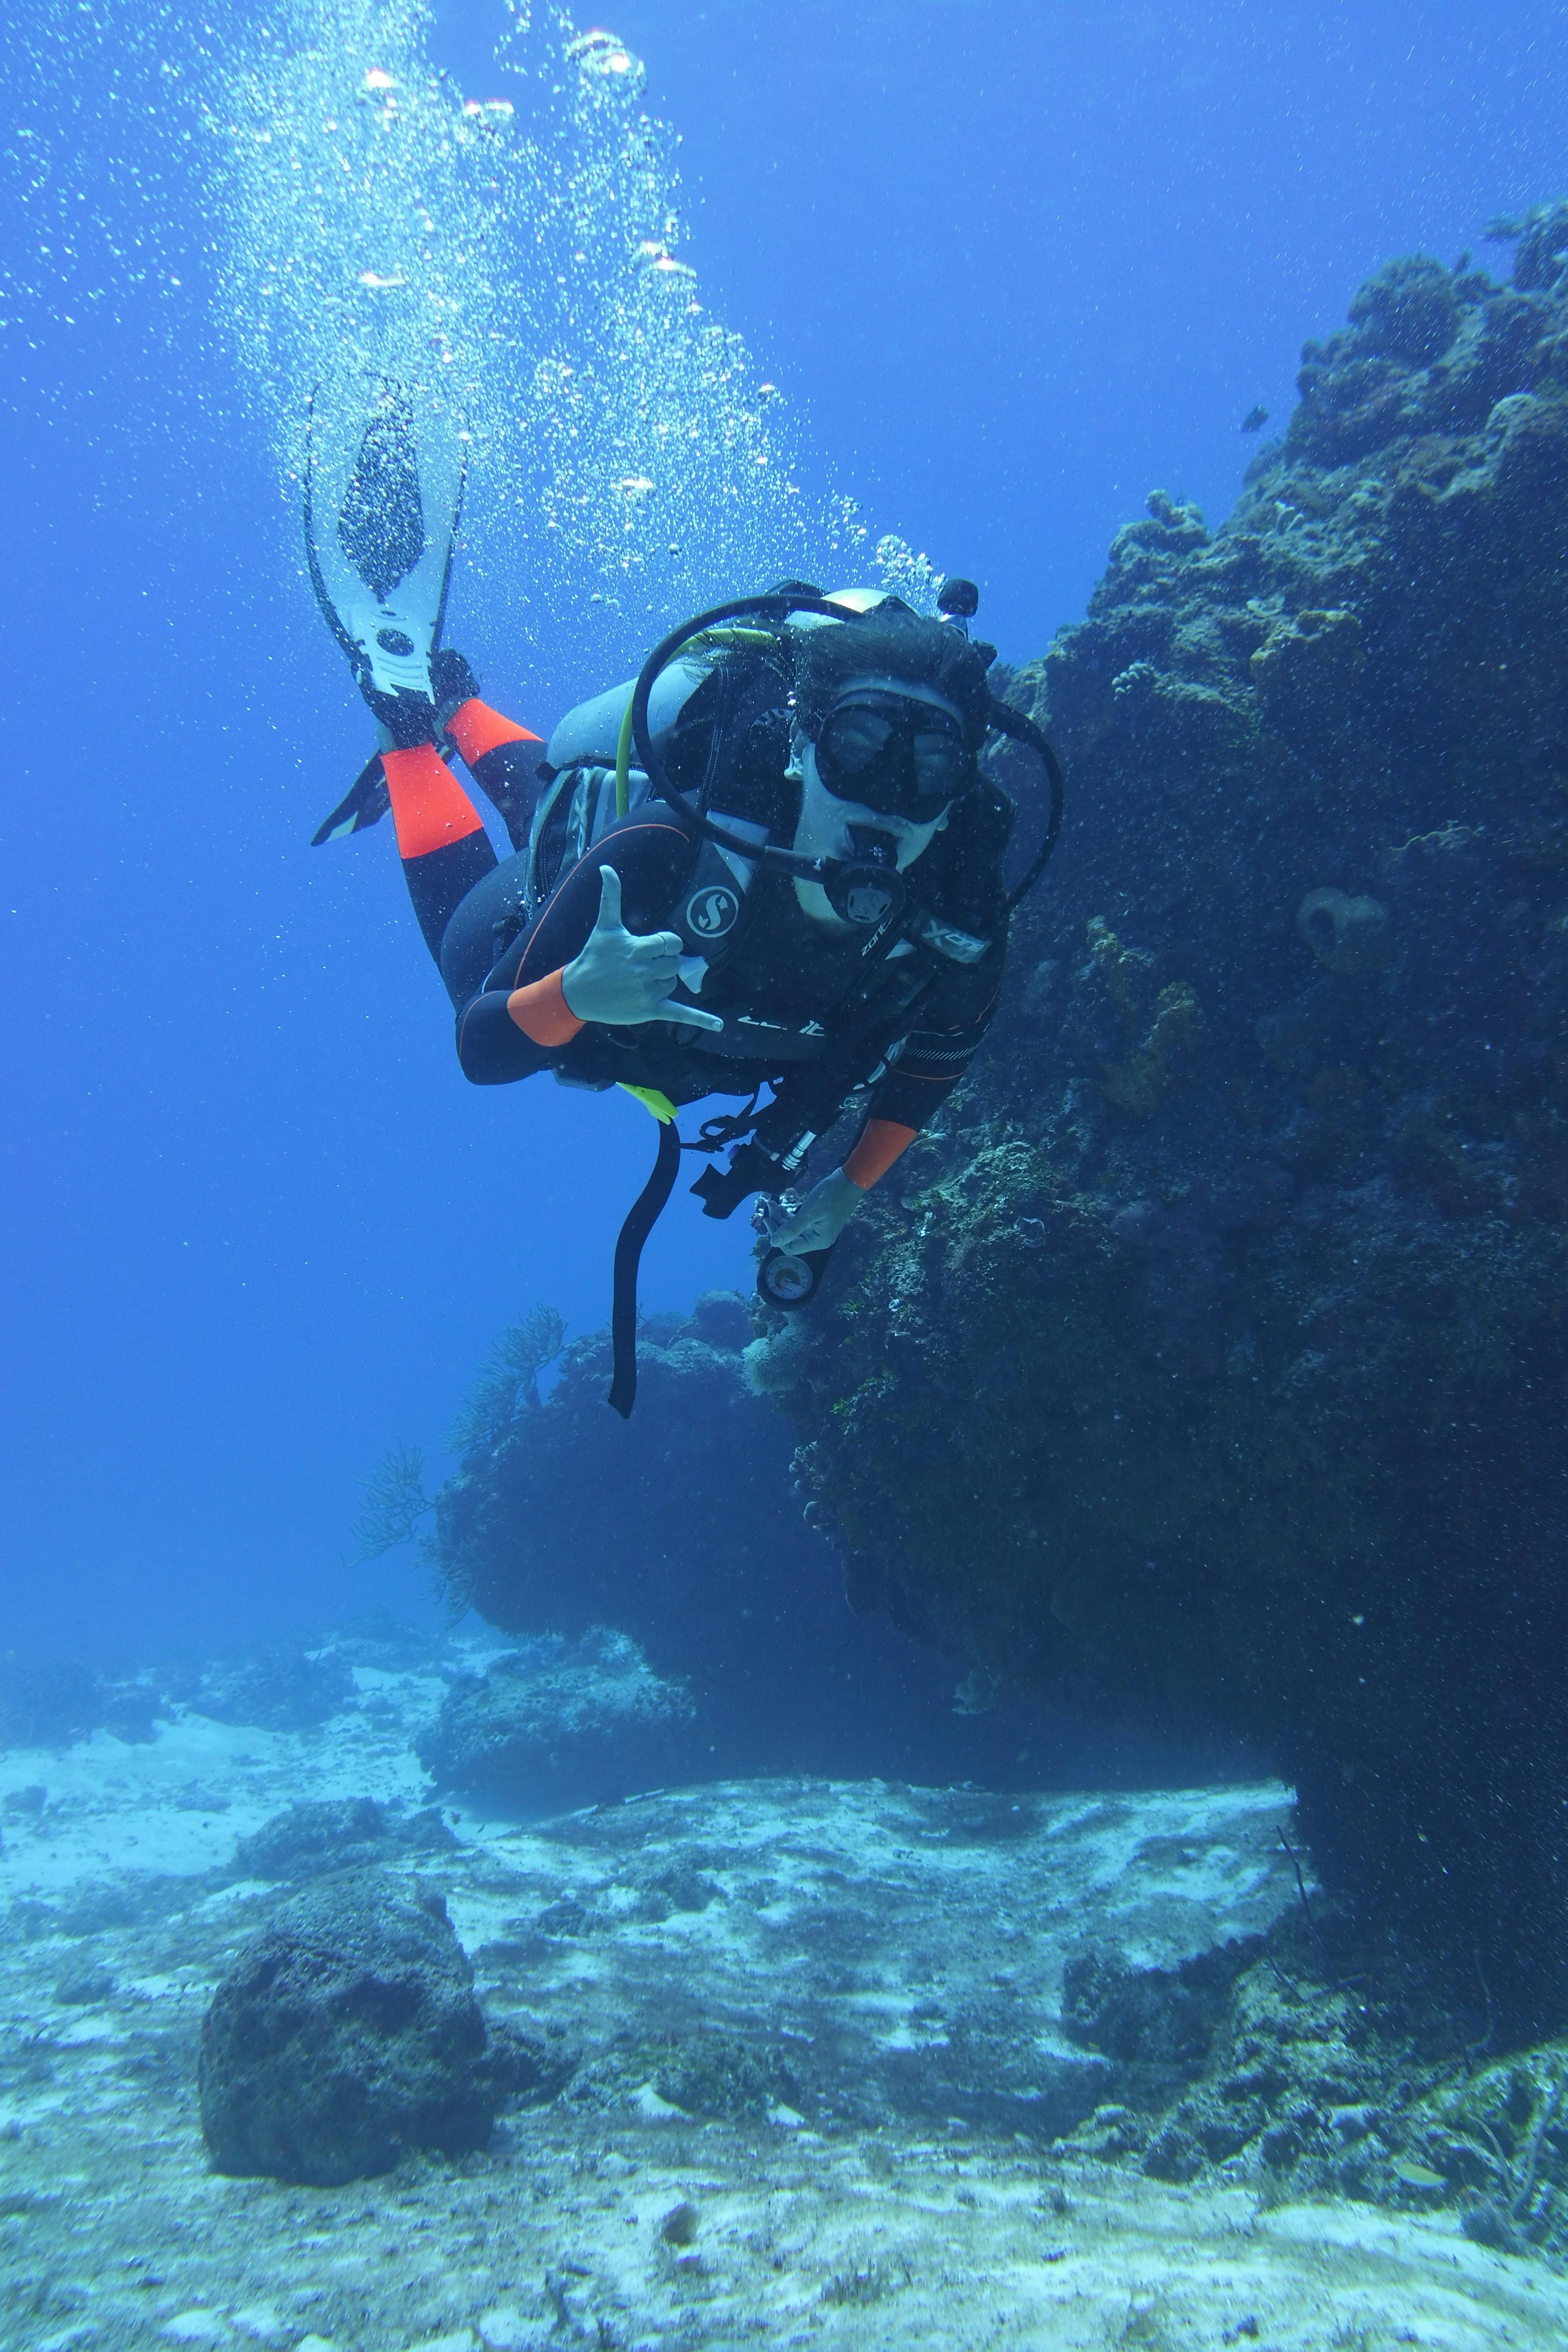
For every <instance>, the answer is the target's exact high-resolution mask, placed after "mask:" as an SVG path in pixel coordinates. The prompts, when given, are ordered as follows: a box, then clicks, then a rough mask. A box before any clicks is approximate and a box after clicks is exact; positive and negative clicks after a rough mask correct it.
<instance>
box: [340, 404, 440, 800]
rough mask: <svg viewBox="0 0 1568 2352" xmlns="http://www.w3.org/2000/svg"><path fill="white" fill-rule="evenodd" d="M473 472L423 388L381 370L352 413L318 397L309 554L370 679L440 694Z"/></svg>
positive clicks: (352, 661) (362, 675)
mask: <svg viewBox="0 0 1568 2352" xmlns="http://www.w3.org/2000/svg"><path fill="white" fill-rule="evenodd" d="M467 471H468V443H467V439H466V436H464V435H463V433H462V432H461V431H460V429H459V427H458V421H457V418H456V416H455V415H454V414H453V412H452V411H451V410H450V409H448V408H446V407H443V406H441V405H439V404H437V403H436V402H435V401H434V400H432V398H431V397H430V395H428V394H423V393H421V394H410V393H408V392H407V391H405V388H404V386H403V385H402V384H400V383H395V382H394V381H392V380H391V379H390V378H385V377H383V378H375V379H373V380H372V382H371V383H370V385H369V386H368V387H367V389H366V391H365V393H364V395H363V398H362V399H361V400H359V401H358V402H356V403H355V404H353V408H352V413H350V414H348V415H342V416H337V417H334V416H331V415H328V414H327V413H326V409H325V405H324V404H323V402H322V400H321V396H320V394H318V395H317V396H316V397H314V398H312V400H311V403H310V419H309V425H308V429H307V433H306V443H305V508H304V525H305V562H306V565H307V567H308V569H309V572H310V585H311V587H312V588H313V589H314V591H315V594H316V602H317V603H318V604H320V606H321V613H322V616H323V618H324V619H325V621H326V624H327V626H328V627H329V628H330V629H331V633H332V635H333V636H334V637H335V638H336V639H337V641H338V644H339V645H340V646H342V651H343V654H344V656H345V657H346V658H347V661H348V664H349V667H351V669H352V670H353V673H354V677H355V678H356V680H357V681H358V683H359V684H360V685H361V687H363V688H374V690H375V691H376V692H378V693H381V694H407V695H417V696H419V697H421V698H424V699H426V700H430V701H433V700H434V699H435V696H434V694H433V692H432V688H431V681H430V660H431V656H432V655H433V654H434V652H435V650H436V648H437V646H438V645H439V644H440V642H441V624H442V621H443V618H444V617H445V614H446V609H447V589H448V587H449V586H450V584H451V578H452V552H453V549H454V546H455V544H456V541H457V533H458V522H459V520H461V517H462V511H463V485H464V480H465V478H466V475H467ZM363 781H364V780H363V776H362V777H361V779H360V784H363ZM360 784H356V785H355V788H354V789H355V791H356V792H357V791H358V790H359V789H360ZM351 798H352V795H351ZM346 806H347V803H344V807H345V808H346ZM336 814H337V812H334V817H335V816H336ZM333 821H334V819H332V818H329V820H328V824H329V825H330V824H332V823H333ZM361 822H363V823H366V824H371V823H374V818H372V817H369V816H366V817H365V818H363V819H362V820H361ZM329 837H330V835H329Z"/></svg>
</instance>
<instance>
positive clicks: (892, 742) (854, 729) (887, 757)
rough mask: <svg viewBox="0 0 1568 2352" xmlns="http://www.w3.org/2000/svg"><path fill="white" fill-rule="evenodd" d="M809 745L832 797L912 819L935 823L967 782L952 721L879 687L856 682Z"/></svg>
mask: <svg viewBox="0 0 1568 2352" xmlns="http://www.w3.org/2000/svg"><path fill="white" fill-rule="evenodd" d="M815 748H816V772H817V774H818V775H819V776H820V777H821V779H822V781H823V782H824V784H826V787H827V790H828V791H829V792H830V793H833V795H834V797H835V798H836V799H837V800H841V801H858V803H860V805H861V807H862V808H868V809H875V810H876V811H877V813H878V814H879V815H881V816H901V817H908V818H909V819H910V821H911V822H912V823H913V824H932V823H934V821H935V820H936V818H938V817H939V816H940V815H941V814H942V811H943V809H944V808H946V806H947V804H948V803H949V802H950V801H952V800H954V799H956V798H957V797H958V795H959V794H960V793H965V792H967V791H968V790H969V788H970V786H971V784H972V783H973V781H974V758H973V753H972V751H970V749H969V746H968V744H967V743H966V742H965V741H964V740H963V729H962V727H961V726H960V725H959V723H958V721H957V719H954V718H952V717H951V716H950V715H949V713H948V712H947V711H945V710H940V709H937V708H936V707H935V705H934V704H932V703H929V702H922V701H917V700H916V699H915V698H913V697H912V696H909V695H902V694H895V693H891V692H889V691H887V690H885V689H883V688H877V687H858V688H854V689H853V690H852V691H851V692H850V693H848V694H847V695H846V696H845V697H844V698H843V699H842V701H839V702H836V703H835V704H834V706H833V708H832V709H831V710H829V711H828V713H827V715H826V718H825V719H823V721H822V725H821V727H820V728H819V729H818V730H817V735H816V747H815Z"/></svg>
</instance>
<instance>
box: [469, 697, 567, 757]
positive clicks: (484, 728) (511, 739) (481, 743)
mask: <svg viewBox="0 0 1568 2352" xmlns="http://www.w3.org/2000/svg"><path fill="white" fill-rule="evenodd" d="M447 734H448V735H449V736H450V737H451V739H452V740H453V742H454V743H455V744H456V745H457V747H458V751H459V752H460V753H461V754H462V757H463V760H464V761H465V763H466V764H467V765H468V767H470V768H471V767H472V766H473V765H474V763H475V761H479V760H482V759H483V758H484V756H485V753H486V752H487V751H499V750H500V746H501V745H502V744H503V743H541V742H542V741H543V740H544V739H543V737H542V735H535V734H534V733H532V732H531V730H530V729H529V728H527V727H520V726H519V725H518V723H517V721H516V720H515V719H505V718H503V717H502V716H501V713H500V711H499V710H492V709H490V706H489V703H488V702H481V701H480V700H479V697H478V696H477V695H475V696H473V697H471V698H470V699H469V700H468V701H467V702H464V703H459V705H458V709H456V710H454V712H453V713H452V716H451V718H450V719H448V720H447Z"/></svg>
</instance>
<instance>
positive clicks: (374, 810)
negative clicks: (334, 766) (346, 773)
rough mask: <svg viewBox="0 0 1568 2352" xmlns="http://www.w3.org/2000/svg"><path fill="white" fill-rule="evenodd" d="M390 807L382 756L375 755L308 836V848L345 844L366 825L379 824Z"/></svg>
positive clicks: (390, 802) (377, 753)
mask: <svg viewBox="0 0 1568 2352" xmlns="http://www.w3.org/2000/svg"><path fill="white" fill-rule="evenodd" d="M391 806H392V796H391V794H390V793H388V791H387V789H386V775H385V772H384V769H383V767H382V764H381V753H380V752H379V751H374V752H373V753H372V754H371V757H370V758H369V759H368V760H367V761H365V763H364V765H363V768H362V769H361V770H360V772H359V773H358V775H357V776H356V777H355V778H354V780H353V783H352V784H351V785H350V786H349V789H348V791H347V792H346V793H344V794H343V797H342V800H341V801H340V802H339V803H338V804H337V806H336V808H335V809H334V810H333V811H332V813H331V816H328V817H323V818H322V820H321V824H319V825H318V826H317V827H316V830H315V832H314V833H313V834H312V835H310V846H311V848H312V849H320V848H321V844H322V843H323V842H325V841H343V840H346V839H347V837H348V835H350V834H351V833H363V831H364V829H365V827H366V825H370V824H380V823H381V820H382V818H383V817H384V815H385V814H386V812H387V810H388V809H389V808H390V807H391Z"/></svg>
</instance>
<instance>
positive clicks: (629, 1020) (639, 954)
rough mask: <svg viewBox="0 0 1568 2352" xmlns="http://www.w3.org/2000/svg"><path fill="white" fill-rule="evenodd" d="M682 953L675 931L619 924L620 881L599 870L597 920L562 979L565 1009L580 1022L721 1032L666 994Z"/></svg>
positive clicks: (708, 1017)
mask: <svg viewBox="0 0 1568 2352" xmlns="http://www.w3.org/2000/svg"><path fill="white" fill-rule="evenodd" d="M683 952H684V950H683V949H682V947H681V944H680V940H679V936H678V935H677V933H676V932H674V931H648V932H647V933H645V934H639V933H637V932H635V931H628V930H627V929H626V925H625V924H624V923H623V922H622V920H621V877H620V876H619V875H618V874H617V873H616V869H615V867H614V866H601V867H600V869H599V919H598V921H597V922H596V923H595V925H594V928H593V929H592V930H591V931H590V932H589V934H588V940H587V944H586V946H585V947H584V950H583V952H582V954H581V955H580V956H579V957H578V958H577V959H576V961H575V962H574V963H569V964H568V965H567V967H566V969H565V971H563V973H562V975H561V992H562V994H563V996H564V997H565V999H566V1010H567V1011H568V1012H569V1013H571V1014H572V1015H573V1017H574V1019H575V1020H578V1021H605V1022H608V1023H609V1024H610V1025H611V1027H612V1028H631V1027H634V1026H635V1025H636V1024H637V1023H638V1022H639V1021H679V1022H683V1023H684V1024H685V1025H686V1026H687V1027H688V1028H689V1029H722V1027H723V1026H724V1024H723V1023H722V1022H721V1021H720V1020H717V1019H716V1018H715V1016H714V1015H713V1014H712V1013H699V1011H698V1010H697V1007H696V1006H695V1005H694V1004H677V1003H675V1002H674V1001H673V1000H672V998H671V996H670V993H669V992H670V990H671V989H672V988H673V987H674V986H675V983H676V982H677V980H678V979H679V964H680V958H681V956H682V954H683Z"/></svg>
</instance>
